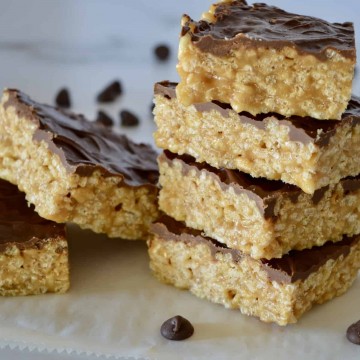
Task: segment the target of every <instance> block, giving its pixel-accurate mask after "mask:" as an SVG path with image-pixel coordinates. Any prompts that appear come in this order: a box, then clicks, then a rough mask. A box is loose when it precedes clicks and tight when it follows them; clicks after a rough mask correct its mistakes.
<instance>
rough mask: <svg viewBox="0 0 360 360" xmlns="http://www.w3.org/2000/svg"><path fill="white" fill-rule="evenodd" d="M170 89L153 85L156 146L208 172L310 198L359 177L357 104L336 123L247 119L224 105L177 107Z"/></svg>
mask: <svg viewBox="0 0 360 360" xmlns="http://www.w3.org/2000/svg"><path fill="white" fill-rule="evenodd" d="M175 86H176V84H175V83H170V82H167V81H164V82H161V83H158V84H156V85H155V103H156V106H155V109H154V114H155V121H156V123H157V131H156V132H155V141H156V144H157V145H158V146H159V147H161V148H163V149H168V150H170V151H172V152H174V153H178V154H184V153H185V154H189V155H192V156H194V157H195V158H196V160H197V161H198V162H202V161H205V162H207V163H208V164H210V165H212V166H214V167H218V168H220V167H224V168H227V169H238V170H241V171H244V172H246V173H248V174H251V175H252V176H254V177H265V178H267V179H274V180H278V179H280V180H282V181H284V182H286V183H289V184H294V185H296V186H298V187H300V188H301V189H302V190H303V191H305V192H307V193H310V194H312V193H313V192H314V191H315V190H316V189H319V188H321V187H323V186H326V185H328V184H336V183H337V182H338V181H339V180H340V179H342V178H344V177H347V176H355V175H357V174H359V173H360V157H359V156H354V154H357V153H360V99H359V98H357V97H355V96H353V97H352V98H351V100H350V102H349V104H348V107H347V110H346V111H345V113H344V114H343V115H342V118H341V119H342V120H341V121H336V120H328V121H325V120H324V121H315V120H314V119H307V118H301V117H297V116H292V117H290V118H284V117H283V116H281V115H279V114H275V113H269V114H262V115H257V116H252V115H250V114H249V113H245V112H242V113H237V112H236V111H234V110H233V109H232V108H231V107H230V105H227V104H222V103H219V102H207V103H203V104H194V105H190V106H184V105H182V104H181V103H180V102H179V101H178V100H177V98H176V93H175Z"/></svg>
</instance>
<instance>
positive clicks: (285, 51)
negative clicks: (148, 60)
mask: <svg viewBox="0 0 360 360" xmlns="http://www.w3.org/2000/svg"><path fill="white" fill-rule="evenodd" d="M355 62H356V52H355V40H354V27H353V24H352V23H344V24H338V23H334V24H332V23H329V22H327V21H324V20H321V19H317V18H314V17H310V16H302V15H297V14H291V13H288V12H285V11H284V10H281V9H279V8H276V7H274V6H268V5H266V4H262V3H259V4H258V3H256V4H253V5H251V6H250V5H247V4H246V2H245V1H244V0H242V1H231V2H229V1H228V2H222V3H218V4H215V5H212V6H211V8H210V10H209V12H208V13H205V14H204V15H203V18H202V20H200V21H198V22H196V21H193V20H192V19H191V18H190V17H188V16H186V15H184V17H183V19H182V32H181V37H180V45H179V63H178V72H179V75H180V78H181V82H180V84H179V86H178V87H177V94H178V97H179V100H180V101H181V102H182V103H183V104H185V105H190V104H194V103H204V102H208V101H212V100H218V101H221V102H224V103H229V104H231V106H232V108H233V109H234V110H235V111H237V112H241V111H247V112H249V113H251V114H253V115H256V114H261V113H268V112H276V113H279V114H281V115H284V116H292V115H299V116H311V117H313V118H316V119H319V120H322V119H340V118H341V114H342V113H343V112H344V111H345V109H346V106H347V103H348V101H349V99H350V96H351V87H352V80H353V76H354V66H355Z"/></svg>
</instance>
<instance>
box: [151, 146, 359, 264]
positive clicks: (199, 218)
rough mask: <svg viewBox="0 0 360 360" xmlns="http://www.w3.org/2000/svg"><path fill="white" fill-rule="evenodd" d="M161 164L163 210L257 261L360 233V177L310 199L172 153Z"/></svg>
mask: <svg viewBox="0 0 360 360" xmlns="http://www.w3.org/2000/svg"><path fill="white" fill-rule="evenodd" d="M158 162H159V169H160V180H159V183H160V186H161V190H160V194H159V207H160V209H161V210H162V211H163V212H165V213H166V214H167V215H169V216H171V217H173V218H174V219H176V220H178V221H184V222H185V223H186V225H187V226H189V227H191V228H194V229H197V230H201V231H203V233H204V234H205V235H206V236H209V237H211V238H214V239H215V240H217V241H219V242H221V243H223V244H226V246H228V247H229V248H233V249H237V250H241V251H242V252H244V253H245V254H249V255H250V256H251V257H253V258H254V259H261V258H266V259H271V258H275V257H276V258H278V257H281V256H282V255H283V254H286V253H287V252H288V251H290V250H292V249H297V250H301V249H306V248H311V247H313V246H315V245H317V246H319V245H323V244H324V243H326V242H327V241H333V242H336V241H341V239H342V237H343V235H348V236H352V235H354V234H359V233H360V177H359V176H357V177H348V178H345V179H342V180H341V181H340V182H339V183H338V184H335V185H329V186H325V187H323V188H321V189H319V190H317V191H315V193H314V194H313V195H309V194H306V193H304V192H303V191H301V189H299V188H297V187H296V186H293V185H288V184H284V183H283V182H281V181H271V180H266V179H254V178H252V177H251V176H249V175H247V174H245V173H241V172H239V171H235V170H227V169H216V168H213V167H211V166H210V165H208V164H206V163H197V162H195V161H194V159H193V158H192V157H191V156H187V155H182V156H180V155H175V154H172V153H170V152H169V151H165V152H164V153H163V154H162V155H161V156H160V157H159V159H158Z"/></svg>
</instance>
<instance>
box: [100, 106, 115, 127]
mask: <svg viewBox="0 0 360 360" xmlns="http://www.w3.org/2000/svg"><path fill="white" fill-rule="evenodd" d="M95 121H96V122H97V123H98V124H101V125H104V126H113V125H114V120H113V119H112V118H111V117H110V116H109V115H108V114H107V113H106V112H105V111H102V110H99V111H98V114H97V117H96V120H95Z"/></svg>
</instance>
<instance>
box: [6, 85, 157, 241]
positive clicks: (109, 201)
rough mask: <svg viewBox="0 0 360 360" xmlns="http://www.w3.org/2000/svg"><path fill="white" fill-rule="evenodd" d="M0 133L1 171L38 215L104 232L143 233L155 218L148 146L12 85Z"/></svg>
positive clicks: (153, 177) (153, 167) (154, 178)
mask: <svg viewBox="0 0 360 360" xmlns="http://www.w3.org/2000/svg"><path fill="white" fill-rule="evenodd" d="M0 138H1V142H0V177H1V178H3V179H6V180H8V181H10V182H11V183H13V184H16V185H17V186H18V187H19V189H20V190H22V191H24V192H25V193H26V199H27V200H28V201H29V202H30V203H32V204H34V205H35V210H36V211H37V212H38V213H39V214H40V216H42V217H44V218H46V219H50V220H53V221H56V222H59V223H63V222H73V223H76V224H78V225H80V226H81V227H82V228H89V229H92V230H93V231H95V232H99V233H105V234H107V235H108V236H110V237H122V238H126V239H145V238H146V237H147V233H148V226H149V224H150V223H151V222H152V221H154V220H155V219H156V218H157V216H158V209H157V187H156V183H157V178H158V170H157V164H156V153H155V151H154V150H153V149H152V148H151V147H150V146H148V145H145V144H136V143H134V142H132V141H131V140H129V139H128V138H127V137H126V136H124V135H118V134H116V133H114V132H112V131H111V130H108V129H106V128H105V127H103V126H100V125H98V124H96V123H92V122H90V121H87V120H86V119H85V118H84V117H83V116H81V115H74V114H73V113H70V112H65V111H63V110H60V109H57V108H54V107H51V106H48V105H43V104H39V103H37V102H35V101H33V100H31V99H30V98H29V97H28V96H27V95H25V94H24V93H22V92H20V91H18V90H11V89H8V90H5V91H4V94H3V97H2V100H1V105H0Z"/></svg>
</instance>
